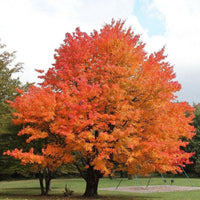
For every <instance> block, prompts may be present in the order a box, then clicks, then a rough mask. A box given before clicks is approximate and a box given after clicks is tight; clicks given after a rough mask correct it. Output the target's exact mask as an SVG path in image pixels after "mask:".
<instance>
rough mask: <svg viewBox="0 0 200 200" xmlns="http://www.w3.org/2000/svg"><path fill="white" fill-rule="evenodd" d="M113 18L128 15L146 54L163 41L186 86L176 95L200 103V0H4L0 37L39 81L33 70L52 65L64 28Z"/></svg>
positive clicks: (27, 74)
mask: <svg viewBox="0 0 200 200" xmlns="http://www.w3.org/2000/svg"><path fill="white" fill-rule="evenodd" d="M112 18H114V19H116V20H118V19H123V20H126V26H127V27H130V26H131V27H132V29H133V30H134V32H135V33H136V34H140V35H141V40H142V41H143V42H145V43H146V47H145V49H146V51H147V52H148V53H153V52H156V51H158V50H160V49H161V48H162V47H163V46H165V49H166V50H165V54H166V55H167V56H168V57H167V61H169V62H170V64H171V65H173V66H174V72H175V73H176V76H177V78H176V79H177V80H178V81H179V83H181V85H182V89H181V91H180V92H178V93H177V96H178V100H179V101H187V102H189V103H190V104H193V103H199V102H200V77H199V75H200V1H199V0H0V19H1V20H0V39H1V41H0V42H1V43H3V44H6V46H7V50H9V51H16V52H17V53H16V58H17V61H18V62H23V63H24V65H23V66H24V70H23V73H21V74H20V75H19V76H20V80H21V81H22V82H26V81H29V82H38V81H39V80H38V79H37V76H38V74H37V73H36V72H35V71H34V70H35V69H44V70H47V69H48V68H49V67H51V66H52V64H53V63H54V58H53V55H54V53H55V51H54V50H55V49H57V48H59V46H60V44H62V43H63V40H64V38H65V33H67V32H70V33H72V32H73V31H74V30H75V28H76V27H80V28H81V30H82V31H85V32H87V33H90V32H92V31H93V30H94V29H96V30H99V29H100V28H102V27H103V25H105V23H110V22H111V19H112Z"/></svg>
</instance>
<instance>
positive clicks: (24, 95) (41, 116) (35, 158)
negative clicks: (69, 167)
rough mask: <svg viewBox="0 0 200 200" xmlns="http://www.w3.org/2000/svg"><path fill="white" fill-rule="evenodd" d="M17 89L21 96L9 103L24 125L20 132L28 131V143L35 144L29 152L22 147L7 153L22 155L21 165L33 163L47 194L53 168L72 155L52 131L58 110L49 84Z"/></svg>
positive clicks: (16, 116) (41, 185)
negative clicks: (41, 86) (40, 86)
mask: <svg viewBox="0 0 200 200" xmlns="http://www.w3.org/2000/svg"><path fill="white" fill-rule="evenodd" d="M18 92H19V93H21V96H18V97H17V98H16V99H15V101H14V102H11V101H9V103H10V106H11V107H12V108H14V109H15V110H16V111H17V112H14V113H13V115H14V116H15V119H13V122H14V123H15V124H16V125H23V129H22V130H21V131H20V132H19V133H18V135H19V136H22V135H28V138H27V140H26V143H27V144H29V146H32V148H31V149H30V151H29V152H23V150H22V149H20V150H19V149H15V150H13V151H9V150H8V151H7V152H5V153H4V155H10V156H13V157H14V158H16V159H20V160H21V164H22V165H31V166H32V171H34V172H37V173H38V178H39V182H40V188H41V194H42V195H47V194H48V192H49V189H50V181H51V179H52V178H53V176H52V174H53V172H55V171H56V169H57V168H58V167H59V166H61V164H63V163H67V159H69V157H67V155H66V153H65V152H64V151H63V148H61V145H60V141H59V146H58V144H57V143H58V139H57V136H56V135H55V134H54V133H53V132H51V126H52V122H53V121H54V116H55V110H56V106H55V105H56V98H55V94H54V93H52V92H51V90H50V89H48V88H44V89H41V88H37V87H35V86H31V87H30V88H29V89H28V91H27V92H24V91H20V90H18ZM33 147H35V148H33ZM43 180H45V187H44V184H43Z"/></svg>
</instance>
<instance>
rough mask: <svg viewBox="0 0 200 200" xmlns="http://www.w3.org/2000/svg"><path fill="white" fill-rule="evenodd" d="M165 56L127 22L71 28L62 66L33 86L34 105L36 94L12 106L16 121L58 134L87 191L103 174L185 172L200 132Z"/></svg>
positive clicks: (35, 131) (60, 55)
mask: <svg viewBox="0 0 200 200" xmlns="http://www.w3.org/2000/svg"><path fill="white" fill-rule="evenodd" d="M163 53H164V48H163V49H161V51H159V52H157V53H153V54H151V55H148V54H147V53H146V52H145V50H144V44H143V43H142V42H141V40H140V38H139V36H138V35H134V33H133V32H132V30H131V29H125V28H124V22H122V21H114V20H113V21H112V23H111V24H106V25H105V26H104V27H103V28H102V29H101V30H100V32H97V31H94V32H93V33H91V34H90V35H88V34H87V33H84V32H81V31H80V29H79V28H77V29H76V32H75V33H73V34H70V33H67V34H66V38H65V40H64V43H63V44H62V45H61V47H60V48H59V49H57V50H56V55H55V64H54V65H53V67H52V68H50V69H49V70H48V72H47V73H46V74H45V75H42V76H40V77H41V78H42V79H43V83H42V84H41V88H36V87H33V88H32V89H31V90H33V93H34V91H37V92H36V93H37V94H38V95H36V94H35V93H34V95H36V96H37V99H38V100H37V101H36V100H35V101H33V102H32V103H31V99H32V96H31V95H32V92H30V93H27V94H25V95H22V96H21V97H18V98H17V99H16V101H15V102H13V103H11V106H13V107H14V108H15V109H16V110H17V113H16V114H15V116H16V119H15V123H23V124H24V125H25V128H24V129H23V130H22V131H21V132H20V134H25V133H26V134H29V135H30V137H29V139H28V142H29V141H31V140H34V139H38V138H51V139H50V140H49V141H50V142H49V145H53V146H55V145H57V147H56V148H58V149H59V148H60V149H59V152H61V155H62V156H63V161H64V162H66V163H67V162H72V163H74V164H75V165H76V166H77V168H78V169H79V171H80V173H81V174H82V176H83V178H85V180H86V181H87V183H88V185H90V186H88V187H87V188H86V192H85V195H87V196H92V195H95V194H96V192H97V191H95V188H97V186H98V179H99V178H100V177H101V175H102V174H103V175H108V174H111V171H113V169H117V170H127V171H128V172H129V173H131V174H148V173H151V172H154V171H158V172H160V173H164V172H167V171H171V172H173V173H175V172H177V171H180V166H184V165H185V164H187V163H189V158H190V157H191V155H192V154H191V153H186V152H184V151H183V150H182V147H185V146H186V145H187V139H191V138H192V137H193V135H194V133H193V131H194V129H193V127H192V126H191V125H190V123H191V121H192V118H193V114H192V112H193V109H192V108H191V107H190V106H189V105H188V104H187V103H175V100H176V96H175V95H174V93H175V92H177V91H179V90H180V88H181V86H180V84H179V83H178V82H177V81H175V80H174V78H175V73H174V71H173V67H172V66H171V65H170V64H169V63H168V62H167V61H166V56H164V55H163ZM50 88H51V89H50ZM47 90H48V91H47ZM36 96H35V98H36ZM26 101H28V103H29V105H27V103H26ZM29 101H30V102H29ZM32 108H33V110H32ZM186 111H187V112H189V113H190V116H189V117H186V115H185V113H186ZM41 125H42V126H41ZM43 126H44V127H46V126H48V129H46V128H43ZM47 130H48V131H47ZM52 135H53V136H52ZM53 137H54V138H55V140H54V139H53ZM183 139H184V140H183ZM61 149H62V150H61ZM48 152H49V153H50V155H51V154H53V155H54V153H55V150H53V149H52V152H51V151H48ZM59 156H60V155H59ZM64 162H63V163H64ZM81 166H83V167H85V170H86V172H87V173H86V175H85V173H82V170H81ZM91 174H92V175H91ZM89 176H90V177H89ZM92 178H93V181H91V179H92ZM95 181H96V183H97V184H96V185H92V184H90V183H89V182H95ZM88 188H93V190H92V191H91V189H88Z"/></svg>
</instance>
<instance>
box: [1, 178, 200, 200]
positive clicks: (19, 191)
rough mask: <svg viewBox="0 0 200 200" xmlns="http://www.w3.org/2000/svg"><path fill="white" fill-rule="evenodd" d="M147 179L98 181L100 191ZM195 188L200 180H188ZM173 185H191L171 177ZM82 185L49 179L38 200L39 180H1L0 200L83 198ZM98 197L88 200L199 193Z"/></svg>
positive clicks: (194, 198)
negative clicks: (67, 192)
mask: <svg viewBox="0 0 200 200" xmlns="http://www.w3.org/2000/svg"><path fill="white" fill-rule="evenodd" d="M148 180H149V179H148V178H138V183H137V182H136V179H133V180H128V179H123V180H122V181H121V179H119V178H118V179H113V180H110V179H107V178H104V179H101V180H100V182H99V188H105V187H117V185H118V184H119V182H120V181H121V183H120V186H137V184H139V185H140V186H142V185H146V184H147V182H148ZM166 180H167V183H168V184H170V182H171V178H167V179H166ZM191 181H192V183H193V185H194V186H197V187H200V179H195V178H193V179H191ZM66 184H67V186H68V187H69V188H70V189H71V190H73V191H74V194H73V196H72V197H64V195H63V193H64V187H65V185H66ZM162 184H164V183H163V181H162V178H161V177H157V178H152V179H151V181H150V185H162ZM173 184H174V185H183V186H191V183H190V182H189V181H188V179H186V178H174V183H173ZM84 189H85V182H84V180H82V179H54V180H52V191H51V192H50V194H49V196H47V197H41V196H40V188H39V182H38V180H19V181H1V182H0V200H2V199H4V200H11V199H20V200H27V199H41V200H42V199H46V200H47V199H49V200H50V199H51V200H53V199H55V200H56V199H66V200H71V199H72V200H73V199H74V200H77V199H84V198H83V197H82V194H83V193H84ZM98 193H99V197H98V198H90V200H96V199H101V200H104V199H105V200H121V199H122V200H162V199H166V200H199V199H200V190H195V191H181V192H166V193H147V194H140V193H130V192H119V191H102V190H99V192H98Z"/></svg>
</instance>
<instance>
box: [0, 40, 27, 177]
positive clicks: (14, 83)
mask: <svg viewBox="0 0 200 200" xmlns="http://www.w3.org/2000/svg"><path fill="white" fill-rule="evenodd" d="M22 68H23V67H22V63H16V61H15V52H8V51H7V50H6V46H5V45H3V44H0V146H1V148H0V176H1V178H4V177H8V176H11V175H12V174H13V173H15V172H16V171H18V172H20V171H21V173H23V170H22V169H20V168H19V163H18V162H16V161H14V160H13V159H11V158H9V157H5V156H3V155H2V154H3V152H4V151H5V150H7V149H12V148H13V147H17V146H18V147H20V146H22V144H23V143H24V142H23V141H24V139H23V138H19V137H17V132H18V131H19V130H20V129H21V127H19V126H15V125H13V124H11V119H12V111H13V110H12V108H11V107H10V106H9V104H8V103H7V102H6V100H14V99H15V98H16V96H17V95H18V93H17V92H16V90H15V88H26V87H27V86H28V84H25V85H23V84H22V83H21V81H20V79H19V77H17V74H18V72H20V71H21V70H22Z"/></svg>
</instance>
